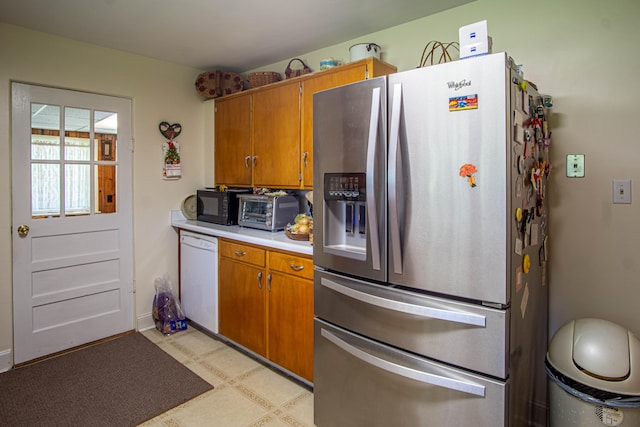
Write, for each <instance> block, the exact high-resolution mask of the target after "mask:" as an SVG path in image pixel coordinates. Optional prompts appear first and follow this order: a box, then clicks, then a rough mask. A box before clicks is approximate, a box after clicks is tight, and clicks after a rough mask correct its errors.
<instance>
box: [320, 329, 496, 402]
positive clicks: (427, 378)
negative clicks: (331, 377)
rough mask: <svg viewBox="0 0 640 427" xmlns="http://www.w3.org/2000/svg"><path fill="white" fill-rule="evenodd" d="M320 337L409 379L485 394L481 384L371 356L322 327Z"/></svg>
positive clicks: (370, 362)
mask: <svg viewBox="0 0 640 427" xmlns="http://www.w3.org/2000/svg"><path fill="white" fill-rule="evenodd" d="M321 335H322V337H324V338H326V339H327V340H329V341H330V342H332V343H333V344H334V345H336V346H338V347H339V348H341V349H342V350H344V351H345V352H347V353H349V354H351V355H352V356H354V357H356V358H358V359H360V360H362V361H363V362H365V363H368V364H370V365H373V366H375V367H377V368H379V369H382V370H384V371H387V372H389V373H392V374H395V375H400V376H402V377H405V378H409V379H411V380H415V381H419V382H422V383H427V384H432V385H435V386H437V387H444V388H448V389H450V390H456V391H460V392H463V393H467V394H473V395H475V396H480V397H484V395H485V387H484V386H482V385H478V384H474V383H470V382H466V381H462V380H456V379H453V378H447V377H443V376H441V375H435V374H431V373H429V372H424V371H418V370H416V369H411V368H407V367H405V366H402V365H398V364H397V363H392V362H389V361H387V360H384V359H381V358H379V357H376V356H373V355H371V354H369V353H367V352H365V351H362V350H360V349H359V348H357V347H354V346H353V345H351V344H349V343H347V342H346V341H344V340H342V339H340V338H339V337H337V336H336V335H334V334H332V333H331V332H329V331H327V330H326V329H322V331H321Z"/></svg>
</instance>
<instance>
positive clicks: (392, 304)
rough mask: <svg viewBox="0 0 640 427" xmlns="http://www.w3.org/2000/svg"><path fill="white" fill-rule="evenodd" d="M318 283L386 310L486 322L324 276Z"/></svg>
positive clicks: (455, 319) (468, 323)
mask: <svg viewBox="0 0 640 427" xmlns="http://www.w3.org/2000/svg"><path fill="white" fill-rule="evenodd" d="M320 284H321V285H322V286H325V287H327V288H329V289H331V290H333V291H336V292H338V293H341V294H343V295H345V296H348V297H350V298H353V299H356V300H358V301H362V302H364V303H366V304H370V305H374V306H376V307H381V308H385V309H388V310H393V311H398V312H401V313H406V314H413V315H417V316H424V317H429V318H433V319H440V320H446V321H449V322H457V323H464V324H467V325H474V326H482V327H485V326H486V324H487V318H486V317H485V316H482V315H479V314H473V313H464V312H457V311H451V310H443V309H441V308H434V307H425V306H421V305H415V304H409V303H406V302H400V301H393V300H390V299H387V298H382V297H379V296H376V295H371V294H367V293H364V292H360V291H357V290H355V289H351V288H348V287H346V286H343V285H340V284H338V283H336V282H334V281H332V280H329V279H327V278H325V277H323V278H321V279H320Z"/></svg>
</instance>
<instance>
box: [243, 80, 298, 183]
mask: <svg viewBox="0 0 640 427" xmlns="http://www.w3.org/2000/svg"><path fill="white" fill-rule="evenodd" d="M252 114H253V116H252V128H253V156H254V157H253V158H252V161H253V168H254V169H253V173H254V177H253V183H254V187H267V188H300V83H299V82H298V81H294V82H292V83H288V84H287V83H280V84H277V85H274V86H272V87H270V88H265V89H264V90H260V91H257V92H255V93H254V94H253V110H252Z"/></svg>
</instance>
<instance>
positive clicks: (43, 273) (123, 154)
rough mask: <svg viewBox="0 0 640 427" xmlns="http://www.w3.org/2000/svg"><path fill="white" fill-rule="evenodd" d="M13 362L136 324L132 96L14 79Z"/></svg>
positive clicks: (120, 330)
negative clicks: (39, 84) (29, 82)
mask: <svg viewBox="0 0 640 427" xmlns="http://www.w3.org/2000/svg"><path fill="white" fill-rule="evenodd" d="M11 126H12V146H11V147H12V207H13V218H12V233H13V239H12V241H13V318H14V321H13V322H14V323H13V328H14V363H16V364H17V363H22V362H25V361H29V360H32V359H35V358H38V357H41V356H44V355H48V354H51V353H55V352H58V351H61V350H65V349H68V348H71V347H74V346H78V345H81V344H85V343H88V342H91V341H95V340H98V339H101V338H105V337H108V336H111V335H115V334H118V333H121V332H125V331H129V330H131V329H133V328H134V313H133V240H132V239H133V238H132V201H131V198H132V194H131V182H132V176H131V169H132V168H131V162H132V160H131V158H132V138H131V101H130V100H128V99H123V98H115V97H109V96H103V95H95V94H89V93H83V92H75V91H67V90H60V89H53V88H47V87H41V86H33V85H25V84H19V83H13V84H12V123H11Z"/></svg>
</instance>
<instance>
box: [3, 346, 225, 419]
mask: <svg viewBox="0 0 640 427" xmlns="http://www.w3.org/2000/svg"><path fill="white" fill-rule="evenodd" d="M212 388H213V386H212V385H211V384H209V383H207V382H206V381H204V380H203V379H202V378H200V377H199V376H197V375H196V374H194V373H193V372H191V371H190V370H189V369H188V368H186V367H185V366H183V365H182V364H180V363H179V362H178V361H176V360H175V359H174V358H173V357H171V356H170V355H168V354H167V353H165V352H164V351H163V350H162V349H160V348H159V347H158V346H157V345H155V344H153V343H152V342H151V341H149V340H148V339H147V338H145V337H144V336H143V335H142V334H140V333H132V334H128V335H124V336H122V337H119V338H116V339H114V340H111V341H106V342H103V343H100V344H96V345H93V346H91V347H87V348H84V349H81V350H77V351H74V352H71V353H67V354H63V355H61V356H57V357H53V358H51V359H47V360H44V361H41V362H38V363H34V364H32V365H26V366H23V367H19V368H16V369H13V370H10V371H8V372H4V373H2V374H0V425H3V426H92V427H98V426H118V427H120V426H135V425H137V424H140V423H142V422H144V421H146V420H149V419H151V418H153V417H155V416H157V415H160V414H161V413H163V412H165V411H167V410H169V409H171V408H174V407H176V406H178V405H180V404H182V403H184V402H186V401H188V400H190V399H192V398H194V397H196V396H198V395H200V394H202V393H204V392H205V391H207V390H211V389H212Z"/></svg>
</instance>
